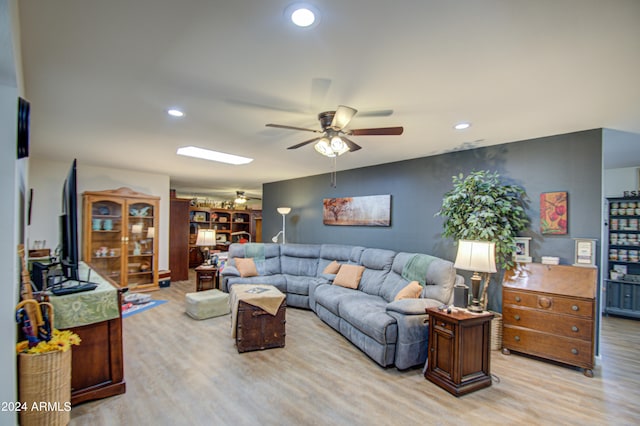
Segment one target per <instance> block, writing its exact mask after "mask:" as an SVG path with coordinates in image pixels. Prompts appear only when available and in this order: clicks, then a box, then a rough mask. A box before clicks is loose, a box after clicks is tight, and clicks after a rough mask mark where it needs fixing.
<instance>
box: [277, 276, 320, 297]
mask: <svg viewBox="0 0 640 426" xmlns="http://www.w3.org/2000/svg"><path fill="white" fill-rule="evenodd" d="M284 278H285V279H286V280H287V293H288V294H300V295H303V296H308V295H309V286H310V285H311V284H312V283H314V284H315V283H317V284H320V283H326V282H327V280H325V279H324V278H321V277H304V276H302V277H301V276H297V275H288V274H284Z"/></svg>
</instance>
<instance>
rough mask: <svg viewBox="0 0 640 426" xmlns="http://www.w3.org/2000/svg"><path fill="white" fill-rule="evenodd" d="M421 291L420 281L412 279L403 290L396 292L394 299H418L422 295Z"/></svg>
mask: <svg viewBox="0 0 640 426" xmlns="http://www.w3.org/2000/svg"><path fill="white" fill-rule="evenodd" d="M420 293H422V286H421V285H420V283H419V282H418V281H411V282H410V283H409V284H407V285H406V287H404V288H403V289H402V290H400V291H399V292H398V294H396V297H395V298H394V299H393V300H402V299H417V298H419V297H420Z"/></svg>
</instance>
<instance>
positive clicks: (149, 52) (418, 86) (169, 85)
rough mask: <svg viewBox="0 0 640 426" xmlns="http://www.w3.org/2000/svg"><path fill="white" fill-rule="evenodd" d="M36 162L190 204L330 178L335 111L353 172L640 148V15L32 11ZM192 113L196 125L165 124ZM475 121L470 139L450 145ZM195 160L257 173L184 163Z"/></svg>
mask: <svg viewBox="0 0 640 426" xmlns="http://www.w3.org/2000/svg"><path fill="white" fill-rule="evenodd" d="M18 3H19V8H20V27H21V43H22V58H23V68H24V81H25V90H26V97H27V98H28V99H29V100H30V101H31V103H32V139H31V140H32V146H31V152H32V155H34V156H45V157H47V158H51V159H56V160H63V161H66V160H69V159H70V158H73V157H77V158H78V160H79V161H80V162H82V163H85V164H91V165H96V166H105V167H114V168H124V169H135V170H142V171H148V172H160V173H164V174H169V175H170V176H171V182H172V187H174V188H176V189H178V192H180V193H183V194H196V193H197V194H211V195H213V196H216V195H217V196H220V195H222V196H226V195H228V196H229V197H231V196H232V195H234V194H235V191H236V190H245V191H247V194H248V195H255V194H260V192H261V184H262V183H265V182H273V181H278V180H283V179H290V178H295V177H300V176H307V175H313V174H319V173H326V172H328V171H330V169H331V162H330V160H329V159H327V158H325V157H321V156H320V155H319V154H316V153H315V151H314V150H313V147H312V146H311V145H308V146H306V147H303V148H300V149H297V150H287V149H286V148H287V147H288V146H290V145H293V144H296V143H298V142H301V141H303V140H306V139H309V138H311V137H313V134H311V133H306V132H297V131H291V130H282V129H274V128H266V127H265V124H266V123H280V124H288V125H293V126H301V127H311V128H319V123H318V121H317V119H316V115H317V113H318V112H320V111H325V110H331V109H335V107H336V106H337V105H338V104H345V105H349V106H352V107H355V108H357V109H359V110H361V111H370V110H380V109H391V110H393V114H391V115H389V116H382V117H359V116H356V117H355V118H354V119H353V120H352V122H351V124H350V126H349V127H351V128H360V127H387V126H397V125H402V126H404V128H405V132H404V134H403V135H402V136H359V137H354V138H353V140H354V141H355V142H357V143H358V144H360V145H362V146H363V149H362V150H360V151H357V152H354V153H347V154H345V155H343V156H341V157H340V158H339V159H338V162H337V164H338V169H340V170H342V169H351V168H356V167H362V166H368V165H373V164H380V163H386V162H390V161H397V160H403V159H409V158H417V157H423V156H428V155H433V154H438V153H442V152H447V151H451V150H456V149H465V148H470V147H475V146H485V145H494V144H499V143H504V142H510V141H517V140H522V139H528V138H535V137H541V136H547V135H554V134H561V133H567V132H573V131H578V130H586V129H592V128H599V127H606V128H612V129H617V130H623V131H627V132H631V133H640V79H639V77H638V76H639V75H640V1H638V0H626V1H625V0H609V1H601V0H539V1H534V0H530V1H522V0H521V1H514V0H456V1H443V0H399V1H394V2H390V1H388V0H384V1H382V0H313V4H314V5H315V6H316V7H317V8H318V9H319V10H320V12H321V17H320V22H319V23H318V24H317V25H316V26H315V27H314V28H311V29H300V28H296V27H294V26H293V25H292V24H290V23H289V22H287V20H286V19H285V17H284V13H283V11H284V9H285V7H286V6H287V5H288V4H289V3H290V1H289V0H284V1H276V0H272V1H259V0H253V1H250V0H233V1H222V0H218V1H210V0H200V1H197V0H180V1H175V0H135V1H131V0H110V1H104V0H56V1H50V0H21V1H20V2H18ZM173 106H177V107H180V108H182V109H183V110H184V111H185V113H186V116H185V117H184V118H182V119H175V118H172V117H169V116H167V115H166V114H165V111H166V109H167V108H169V107H173ZM461 120H469V121H471V122H472V123H473V125H472V127H471V128H470V129H468V130H466V131H454V130H453V129H452V126H453V125H454V124H455V123H456V122H458V121H461ZM184 145H196V146H200V147H204V148H209V149H214V150H218V151H222V152H227V153H233V154H238V155H243V156H249V157H253V158H255V161H253V162H252V163H251V164H249V165H244V166H231V165H224V164H219V163H212V162H207V161H204V160H196V159H189V158H186V157H179V156H177V155H176V154H175V152H176V149H177V148H178V147H180V146H184Z"/></svg>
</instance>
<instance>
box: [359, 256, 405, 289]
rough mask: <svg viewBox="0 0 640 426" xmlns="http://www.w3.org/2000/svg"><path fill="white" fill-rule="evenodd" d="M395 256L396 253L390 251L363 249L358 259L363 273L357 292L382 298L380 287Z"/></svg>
mask: <svg viewBox="0 0 640 426" xmlns="http://www.w3.org/2000/svg"><path fill="white" fill-rule="evenodd" d="M395 255H396V252H394V251H391V250H383V249H372V248H368V249H365V250H364V251H363V252H362V256H361V257H360V264H361V265H362V266H364V267H365V271H364V273H363V274H362V280H361V281H360V287H359V290H360V291H363V292H365V293H367V294H371V295H374V296H382V285H383V282H384V279H385V277H386V276H387V274H388V273H389V271H390V270H391V265H392V264H393V258H394V257H395ZM405 285H406V284H405ZM394 296H395V294H394Z"/></svg>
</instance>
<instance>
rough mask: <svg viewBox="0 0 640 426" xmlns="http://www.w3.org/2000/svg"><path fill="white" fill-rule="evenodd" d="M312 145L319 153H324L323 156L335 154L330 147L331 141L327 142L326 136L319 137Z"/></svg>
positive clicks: (333, 155)
mask: <svg viewBox="0 0 640 426" xmlns="http://www.w3.org/2000/svg"><path fill="white" fill-rule="evenodd" d="M313 147H314V148H315V150H316V151H318V152H319V153H320V154H322V155H324V156H325V157H335V156H336V154H335V153H334V152H333V150H332V149H331V143H330V142H329V139H328V138H322V139H320V140H319V141H318V142H317V143H316V144H315V145H314V146H313Z"/></svg>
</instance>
